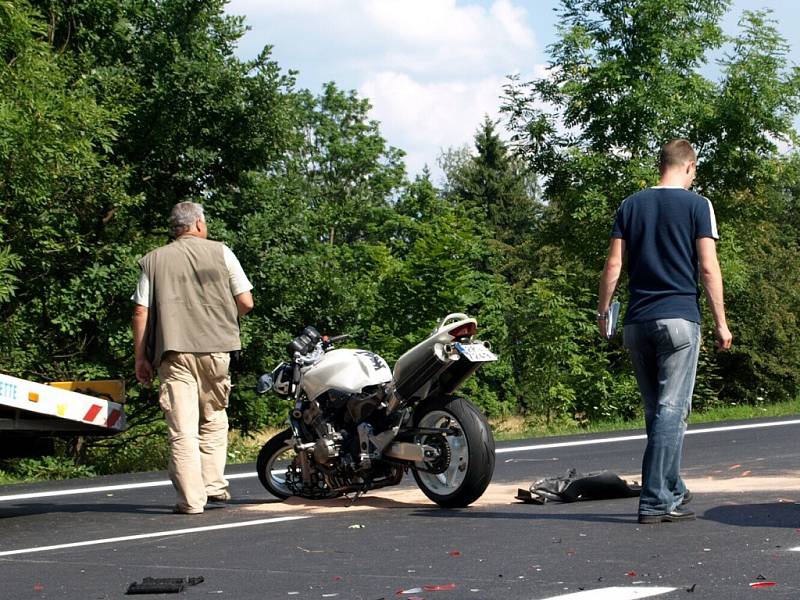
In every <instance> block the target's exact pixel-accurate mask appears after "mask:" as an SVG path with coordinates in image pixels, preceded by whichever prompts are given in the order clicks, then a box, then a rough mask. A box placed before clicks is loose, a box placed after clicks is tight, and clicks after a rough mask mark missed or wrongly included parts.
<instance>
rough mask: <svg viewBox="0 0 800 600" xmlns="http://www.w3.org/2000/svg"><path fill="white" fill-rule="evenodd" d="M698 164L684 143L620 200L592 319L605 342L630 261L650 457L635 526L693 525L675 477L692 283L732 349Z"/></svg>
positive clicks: (690, 384)
mask: <svg viewBox="0 0 800 600" xmlns="http://www.w3.org/2000/svg"><path fill="white" fill-rule="evenodd" d="M696 168H697V156H696V154H695V152H694V149H693V148H692V146H691V144H689V142H687V141H686V140H672V141H671V142H668V143H667V144H665V145H664V146H663V147H662V148H661V153H660V155H659V172H660V180H659V183H658V185H657V186H656V187H652V188H649V189H646V190H642V191H641V192H638V193H636V194H633V195H632V196H629V197H628V198H626V199H625V200H624V201H623V202H622V204H621V205H620V207H619V209H618V210H617V216H616V220H615V221H614V228H613V230H612V232H611V244H610V246H609V251H608V258H607V259H606V265H605V269H604V270H603V275H602V278H601V280H600V293H599V300H598V305H597V319H598V326H599V328H600V332H601V335H603V336H605V335H606V331H607V329H606V319H607V318H608V310H609V304H610V302H611V297H612V296H613V294H614V290H615V289H616V286H617V282H618V280H619V275H620V271H621V269H622V259H623V256H625V255H626V254H627V261H628V265H627V268H628V280H629V289H630V304H629V306H628V310H627V311H626V314H625V329H624V342H625V347H626V348H628V350H629V352H630V355H631V360H632V362H633V367H634V371H635V373H636V381H637V383H638V384H639V391H640V392H641V394H642V400H643V403H644V414H645V424H646V428H647V448H646V450H645V453H644V458H643V460H642V493H641V496H640V499H639V522H640V523H661V522H664V521H683V520H690V519H694V516H695V515H694V512H692V511H691V510H689V509H687V508H684V506H685V505H686V504H687V503H688V502H689V500H690V499H691V494H690V492H689V491H688V490H687V489H686V485H685V484H684V482H683V480H682V479H681V476H680V464H681V454H682V451H683V437H684V433H685V431H686V417H687V416H688V414H689V410H690V408H691V402H692V392H693V390H694V380H695V374H696V372H697V358H698V354H699V351H700V307H699V297H700V292H699V289H698V285H697V284H698V279H699V280H701V281H702V283H703V288H704V289H705V293H706V298H707V299H708V304H709V306H710V308H711V314H712V316H713V317H714V324H715V331H714V334H715V336H716V338H717V345H718V347H719V348H720V349H722V350H727V349H728V348H730V346H731V341H732V336H731V332H730V331H729V330H728V326H727V324H726V321H725V306H724V302H723V292H722V275H721V273H720V268H719V262H718V260H717V250H716V243H715V240H716V239H718V237H719V236H718V234H717V223H716V220H715V218H714V209H713V207H712V206H711V202H709V201H708V200H707V199H706V198H703V197H702V196H699V195H698V194H695V193H694V192H690V191H689V188H690V187H691V185H692V182H693V181H694V178H695V174H696Z"/></svg>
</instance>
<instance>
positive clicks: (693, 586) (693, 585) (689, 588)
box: [686, 583, 697, 592]
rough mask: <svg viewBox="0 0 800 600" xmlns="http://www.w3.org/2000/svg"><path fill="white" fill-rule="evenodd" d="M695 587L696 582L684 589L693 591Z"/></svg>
mask: <svg viewBox="0 0 800 600" xmlns="http://www.w3.org/2000/svg"><path fill="white" fill-rule="evenodd" d="M696 587H697V584H696V583H693V584H692V586H691V587H687V588H686V591H687V592H693V591H694V588H696Z"/></svg>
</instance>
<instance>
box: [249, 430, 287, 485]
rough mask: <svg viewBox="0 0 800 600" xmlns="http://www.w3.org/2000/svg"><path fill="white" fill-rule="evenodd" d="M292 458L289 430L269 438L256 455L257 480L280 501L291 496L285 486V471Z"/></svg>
mask: <svg viewBox="0 0 800 600" xmlns="http://www.w3.org/2000/svg"><path fill="white" fill-rule="evenodd" d="M294 458H295V451H294V448H293V447H292V431H291V429H286V430H284V431H281V432H280V433H279V434H277V435H275V436H273V437H271V438H270V439H269V441H267V443H266V444H264V446H263V447H262V448H261V451H260V452H259V453H258V460H257V461H256V470H257V472H258V480H259V481H260V482H261V485H263V486H264V487H265V488H267V491H268V492H269V493H270V494H272V495H273V496H277V497H278V498H280V499H281V500H285V499H286V498H288V497H289V496H292V492H291V490H290V489H289V487H288V486H287V485H286V471H287V470H288V469H289V467H290V466H291V464H292V461H294Z"/></svg>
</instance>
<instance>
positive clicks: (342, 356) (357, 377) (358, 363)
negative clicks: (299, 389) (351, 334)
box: [301, 348, 392, 400]
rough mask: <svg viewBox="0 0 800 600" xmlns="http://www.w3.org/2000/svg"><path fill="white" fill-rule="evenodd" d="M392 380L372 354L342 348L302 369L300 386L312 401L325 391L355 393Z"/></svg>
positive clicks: (328, 353)
mask: <svg viewBox="0 0 800 600" xmlns="http://www.w3.org/2000/svg"><path fill="white" fill-rule="evenodd" d="M391 380H392V371H391V370H390V369H389V365H387V364H386V361H385V360H383V359H382V358H381V357H380V356H378V355H377V354H375V353H374V352H369V351H367V350H352V349H350V348H341V349H339V350H331V351H330V352H326V353H325V354H324V355H323V356H322V358H321V359H320V361H319V362H317V363H315V364H314V365H312V366H310V367H308V368H307V369H306V370H304V371H303V380H302V383H301V385H302V386H303V389H304V390H305V392H306V396H308V398H309V399H310V400H313V399H314V398H316V397H317V396H319V395H320V394H322V393H324V392H327V391H328V390H339V391H341V392H347V393H350V394H357V393H359V392H360V391H362V390H363V389H364V388H365V387H368V386H371V385H379V384H382V383H388V382H390V381H391Z"/></svg>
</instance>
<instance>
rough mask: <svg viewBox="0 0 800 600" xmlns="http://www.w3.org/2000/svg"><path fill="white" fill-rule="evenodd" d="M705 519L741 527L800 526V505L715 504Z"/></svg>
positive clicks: (704, 515)
mask: <svg viewBox="0 0 800 600" xmlns="http://www.w3.org/2000/svg"><path fill="white" fill-rule="evenodd" d="M702 518H703V519H705V520H707V521H717V522H719V523H724V524H726V525H738V526H740V527H793V528H797V527H800V505H798V504H795V503H794V502H770V503H766V504H731V505H725V506H715V507H714V508H710V509H708V510H706V511H705V512H704V513H703V516H702Z"/></svg>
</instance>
